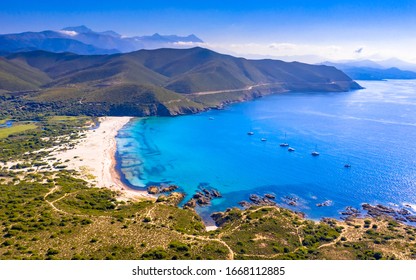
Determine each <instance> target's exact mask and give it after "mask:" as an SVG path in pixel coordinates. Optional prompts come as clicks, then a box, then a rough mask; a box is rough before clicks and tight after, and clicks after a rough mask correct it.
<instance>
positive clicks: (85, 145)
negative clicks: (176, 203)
mask: <svg viewBox="0 0 416 280" xmlns="http://www.w3.org/2000/svg"><path fill="white" fill-rule="evenodd" d="M130 119H131V117H103V118H100V126H99V128H97V129H96V130H89V131H87V132H86V137H85V138H83V139H82V140H81V142H80V143H79V144H77V145H76V147H75V148H74V149H71V150H66V151H59V152H56V153H52V154H51V155H53V156H55V157H56V158H59V159H61V160H62V162H65V161H66V160H69V162H65V163H64V164H65V165H67V166H68V169H74V170H77V171H78V172H80V173H81V177H82V178H83V179H84V180H86V181H89V182H90V183H92V184H94V185H95V186H96V187H100V188H110V189H112V190H115V191H121V193H122V194H123V196H122V197H123V198H125V199H137V198H143V197H148V198H153V196H151V195H149V194H148V193H147V191H138V190H133V189H130V188H128V187H127V186H125V185H124V184H123V183H122V182H121V181H120V177H119V175H118V173H117V172H116V170H115V152H116V139H115V137H116V136H117V133H118V131H119V130H120V129H121V128H122V127H123V126H124V125H126V124H127V123H128V122H129V121H130Z"/></svg>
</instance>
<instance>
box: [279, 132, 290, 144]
mask: <svg viewBox="0 0 416 280" xmlns="http://www.w3.org/2000/svg"><path fill="white" fill-rule="evenodd" d="M280 147H289V143H287V142H286V133H285V142H283V143H280Z"/></svg>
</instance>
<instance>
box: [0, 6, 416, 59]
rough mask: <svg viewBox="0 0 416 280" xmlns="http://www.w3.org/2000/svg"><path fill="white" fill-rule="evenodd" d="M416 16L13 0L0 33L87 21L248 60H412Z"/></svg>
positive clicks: (379, 10) (350, 9)
mask: <svg viewBox="0 0 416 280" xmlns="http://www.w3.org/2000/svg"><path fill="white" fill-rule="evenodd" d="M415 15H416V1H415V0H412V1H409V0H395V1H391V0H378V1H374V0H373V1H368V0H362V1H345V0H340V1H336V0H333V1H327V0H322V1H319V0H315V1H314V0H286V1H279V0H274V1H262V0H257V1H241V0H240V1H226V0H223V1H216V0H213V1H195V0H193V1H185V0H184V1H161V0H153V1H140V0H136V1H122V0H120V1H88V0H84V1H78V0H75V1H65V2H61V3H60V2H58V1H41V0H38V1H7V2H6V3H2V4H1V9H0V33H3V34H4V33H17V32H23V31H28V30H31V31H41V30H45V29H52V30H58V29H60V28H62V27H66V26H73V25H80V24H85V25H87V26H88V27H90V28H92V29H93V30H97V31H104V30H109V29H111V30H114V31H117V32H118V33H121V34H123V35H128V36H132V35H148V34H153V33H155V32H158V33H161V34H178V35H187V34H191V33H194V34H196V35H197V36H199V37H201V38H202V39H203V40H204V41H205V42H207V45H206V46H207V47H211V48H214V49H216V50H220V51H223V52H229V53H232V54H241V55H246V56H259V57H262V56H263V57H266V56H272V57H278V56H309V55H313V56H319V57H324V58H330V59H351V58H374V59H383V58H388V57H392V56H396V57H399V58H402V59H406V60H410V61H412V60H416V54H413V50H412V49H415V48H414V46H416V39H415V38H416V16H415ZM361 48H362V51H361V52H357V50H359V49H361Z"/></svg>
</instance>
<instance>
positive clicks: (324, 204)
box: [316, 200, 332, 207]
mask: <svg viewBox="0 0 416 280" xmlns="http://www.w3.org/2000/svg"><path fill="white" fill-rule="evenodd" d="M331 205H332V200H325V201H324V202H321V203H317V204H316V206H317V207H328V206H331Z"/></svg>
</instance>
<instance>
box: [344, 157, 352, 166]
mask: <svg viewBox="0 0 416 280" xmlns="http://www.w3.org/2000/svg"><path fill="white" fill-rule="evenodd" d="M344 167H345V168H350V167H351V164H350V160H349V159H348V161H347V163H346V164H344Z"/></svg>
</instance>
